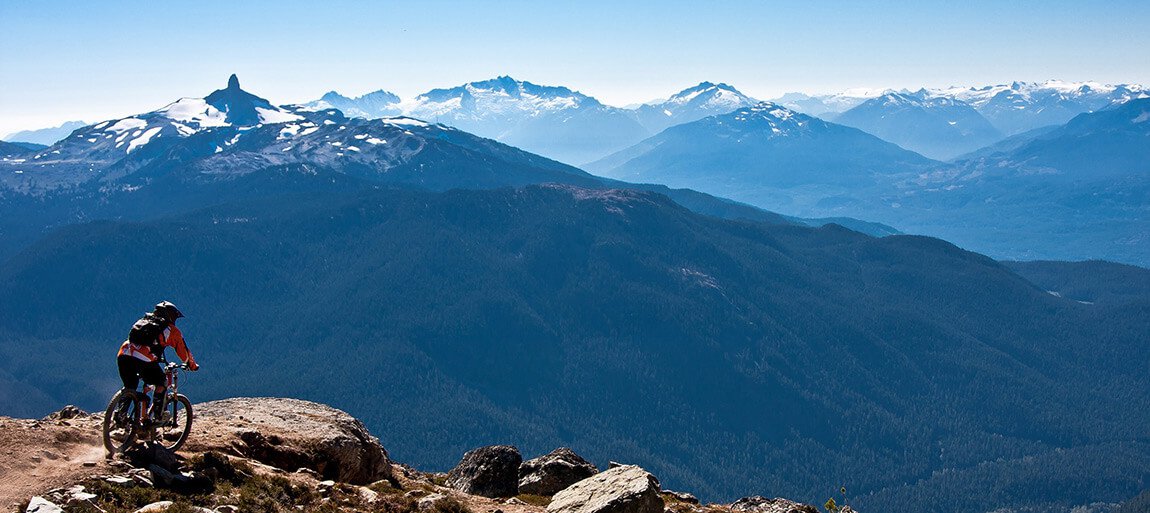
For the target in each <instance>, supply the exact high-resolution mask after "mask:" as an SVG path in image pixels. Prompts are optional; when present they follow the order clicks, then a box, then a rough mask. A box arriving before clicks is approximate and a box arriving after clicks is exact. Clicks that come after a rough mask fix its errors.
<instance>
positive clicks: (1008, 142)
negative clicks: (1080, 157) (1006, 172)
mask: <svg viewBox="0 0 1150 513" xmlns="http://www.w3.org/2000/svg"><path fill="white" fill-rule="evenodd" d="M1061 127H1062V125H1050V126H1044V127H1040V128H1035V129H1034V130H1027V131H1025V132H1022V133H1020V134H1014V135H1012V136H1010V137H1007V138H1005V139H1003V140H1001V141H998V142H996V143H994V144H991V145H990V146H984V147H982V148H979V149H977V150H974V151H972V152H970V153H966V154H963V155H959V156H957V157H955V158H954V159H953V160H955V161H959V160H970V159H975V158H980V157H986V156H990V155H993V154H995V153H1002V152H1006V151H1011V150H1014V149H1017V148H1018V147H1020V146H1022V145H1024V144H1026V143H1029V142H1030V141H1031V140H1033V139H1035V138H1037V137H1040V136H1042V135H1043V134H1046V133H1049V132H1053V131H1055V130H1058V129H1059V128H1061Z"/></svg>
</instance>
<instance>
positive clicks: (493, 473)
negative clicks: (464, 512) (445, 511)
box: [446, 445, 523, 497]
mask: <svg viewBox="0 0 1150 513" xmlns="http://www.w3.org/2000/svg"><path fill="white" fill-rule="evenodd" d="M522 463H523V456H521V455H520V454H519V449H516V448H515V447H513V446H510V445H489V446H487V447H480V448H478V449H472V450H470V451H468V452H467V454H464V455H463V459H462V460H460V462H459V464H458V465H456V466H455V468H453V469H451V472H448V473H447V482H446V484H447V486H448V487H451V488H454V489H456V490H459V491H461V492H463V493H468V494H471V495H479V496H483V497H514V496H516V495H519V466H520V465H521V464H522Z"/></svg>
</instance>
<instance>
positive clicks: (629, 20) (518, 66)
mask: <svg viewBox="0 0 1150 513" xmlns="http://www.w3.org/2000/svg"><path fill="white" fill-rule="evenodd" d="M1148 49H1150V1H1146V0H1137V1H1127V0H1112V1H1106V2H1100V1H1099V2H1092V1H1061V0H1051V1H1042V2H1038V1H1033V2H1021V1H981V0H974V1H971V0H967V1H962V2H959V1H947V2H930V1H917V2H916V1H905V2H893V1H881V2H862V1H858V2H848V1H844V2H819V1H791V2H768V1H728V2H720V1H713V2H712V1H699V0H694V1H631V2H627V1H585V2H566V1H558V0H553V1H505V2H494V1H492V2H462V1H411V2H372V3H369V2H366V1H362V2H353V1H329V2H315V3H314V4H305V3H303V2H287V1H255V0H243V1H238V0H237V1H227V2H222V1H207V0H200V1H194V2H183V1H163V2H154V1H149V2H134V1H98V2H97V1H93V2H88V1H50V0H45V1H26V0H0V135H2V134H5V133H8V132H11V131H14V130H18V129H22V128H39V127H43V126H48V125H51V124H57V123H59V122H62V121H64V120H68V119H83V120H85V121H89V122H94V121H97V120H101V119H108V118H112V117H119V116H125V115H129V114H133V113H138V112H143V111H147V110H152V109H155V108H158V107H160V106H163V105H164V104H166V103H168V102H170V101H172V100H174V99H176V98H178V97H183V96H204V95H206V94H207V93H209V92H211V91H212V90H213V89H216V88H219V87H222V86H223V85H224V83H225V81H226V79H227V76H228V75H229V74H231V73H237V74H239V76H240V80H241V82H242V84H243V86H244V88H245V89H248V90H249V91H252V92H254V93H256V94H259V95H261V96H264V97H265V98H268V99H270V100H272V101H273V102H275V103H294V102H302V101H307V100H311V99H315V98H317V97H318V96H319V95H321V94H322V93H324V92H325V91H328V90H332V89H335V90H338V91H340V92H343V93H348V94H362V93H365V92H368V91H372V90H376V89H387V90H390V91H393V92H395V93H398V94H400V95H401V96H404V97H409V96H414V95H415V94H418V93H420V92H423V91H426V90H427V89H430V88H433V87H449V86H453V85H458V84H461V83H464V82H469V81H474V80H482V79H486V78H491V77H494V76H497V75H503V74H509V75H511V76H514V77H516V78H520V79H523V80H529V81H532V82H536V83H541V84H548V85H566V86H569V87H571V88H573V89H577V90H579V91H582V92H584V93H587V94H590V95H592V96H595V97H597V98H599V99H600V100H602V101H604V102H605V103H609V104H614V105H623V104H628V103H634V102H640V101H646V100H650V99H653V98H657V97H665V96H667V95H669V94H671V93H673V92H675V91H677V90H680V89H682V88H684V87H687V86H689V85H693V84H695V83H698V82H700V81H703V80H711V81H723V82H727V83H730V84H732V85H734V86H736V87H738V88H740V89H741V90H743V91H744V92H746V93H748V94H751V95H752V96H756V97H760V98H771V97H775V96H778V95H780V94H782V93H784V92H788V91H804V92H834V91H839V90H842V89H846V88H851V87H895V88H902V87H909V88H917V87H920V86H926V87H937V86H947V85H984V84H991V83H1004V82H1009V81H1012V80H1026V81H1041V80H1045V79H1048V78H1059V79H1063V80H1074V81H1078V80H1097V81H1100V82H1107V83H1118V82H1138V83H1150V51H1148Z"/></svg>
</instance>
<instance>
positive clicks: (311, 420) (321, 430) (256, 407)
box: [186, 398, 392, 484]
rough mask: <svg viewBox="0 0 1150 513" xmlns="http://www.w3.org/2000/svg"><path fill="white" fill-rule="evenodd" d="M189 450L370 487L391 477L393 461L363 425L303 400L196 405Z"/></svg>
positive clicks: (238, 401)
mask: <svg viewBox="0 0 1150 513" xmlns="http://www.w3.org/2000/svg"><path fill="white" fill-rule="evenodd" d="M195 412H196V421H195V422H193V423H192V430H193V432H192V435H191V437H190V439H189V442H188V446H187V447H186V449H187V450H191V451H206V450H219V451H221V452H224V453H230V454H234V455H237V456H243V457H245V458H251V459H253V460H256V461H259V462H260V463H263V464H265V465H271V466H273V467H278V468H281V469H285V470H289V471H294V470H296V469H299V468H309V469H312V470H314V471H315V472H317V473H318V474H319V475H320V476H322V477H323V478H324V479H334V480H336V481H341V482H345V483H351V484H368V483H372V482H375V481H378V480H380V479H391V478H392V475H391V461H390V460H389V459H388V456H387V451H386V450H384V448H383V446H381V445H380V443H379V440H378V439H376V438H375V437H374V436H372V435H371V433H369V432H368V431H367V428H365V427H364V426H363V423H361V422H360V421H358V420H356V419H355V418H354V417H352V416H351V415H348V414H347V413H345V412H343V411H341V410H337V409H335V408H332V407H330V406H326V405H323V404H318V403H313V402H309V401H301V400H298V399H278V398H238V399H224V400H222V401H212V402H208V403H202V404H198V405H196V406H195Z"/></svg>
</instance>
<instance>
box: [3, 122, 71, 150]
mask: <svg viewBox="0 0 1150 513" xmlns="http://www.w3.org/2000/svg"><path fill="white" fill-rule="evenodd" d="M84 125H87V123H85V122H83V121H68V122H65V123H63V124H61V125H60V126H55V127H50V128H41V129H37V130H21V131H19V132H13V133H11V134H8V135H7V136H5V137H4V140H5V141H9V142H25V143H33V144H42V145H44V146H49V145H51V144H54V143H55V142H56V141H59V140H61V139H63V138H65V137H68V134H70V133H72V131H73V130H75V129H77V128H80V127H82V126H84Z"/></svg>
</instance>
